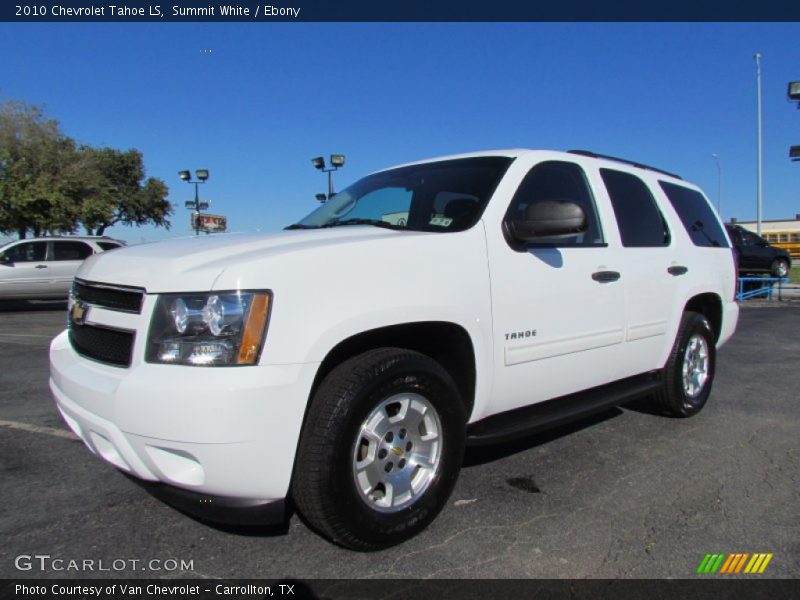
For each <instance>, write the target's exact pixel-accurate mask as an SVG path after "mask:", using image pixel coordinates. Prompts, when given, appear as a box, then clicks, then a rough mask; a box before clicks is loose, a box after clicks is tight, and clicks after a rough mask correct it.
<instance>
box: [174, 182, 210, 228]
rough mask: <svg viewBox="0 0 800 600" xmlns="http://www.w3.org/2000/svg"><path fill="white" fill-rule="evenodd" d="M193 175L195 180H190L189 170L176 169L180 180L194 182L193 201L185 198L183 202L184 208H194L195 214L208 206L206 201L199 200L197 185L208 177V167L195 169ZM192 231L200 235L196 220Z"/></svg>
mask: <svg viewBox="0 0 800 600" xmlns="http://www.w3.org/2000/svg"><path fill="white" fill-rule="evenodd" d="M194 174H195V177H197V181H192V174H191V172H189V171H178V177H180V178H181V180H182V181H185V182H186V183H189V184H191V183H193V184H194V201H192V200H187V201H186V203H185V206H186V208H191V209H194V211H195V212H196V213H197V214H200V211H201V210H206V209H207V208H208V202H200V190H199V185H200V184H201V183H205V182H206V180H207V179H208V169H197V170H196V171H195V172H194ZM194 233H195V235H200V224H199V222H198V221H195V225H194Z"/></svg>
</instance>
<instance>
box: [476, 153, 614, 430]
mask: <svg viewBox="0 0 800 600" xmlns="http://www.w3.org/2000/svg"><path fill="white" fill-rule="evenodd" d="M547 200H567V201H570V202H575V203H577V204H579V205H580V206H581V207H582V208H583V210H584V212H585V214H586V218H587V221H588V229H587V231H586V232H585V233H582V234H579V235H574V236H570V237H561V238H557V239H540V240H539V241H537V243H536V244H527V245H524V246H520V245H518V244H515V243H514V241H513V240H511V239H508V238H507V239H506V240H503V239H502V238H501V237H500V236H497V235H492V234H491V233H490V234H489V235H488V236H487V238H488V240H489V261H490V262H489V266H490V271H491V286H492V315H493V324H494V327H493V331H494V351H495V361H494V362H495V377H494V391H493V394H492V396H493V406H492V411H491V412H492V413H494V412H502V411H505V410H510V409H513V408H517V407H520V406H525V405H529V404H533V403H535V402H540V401H542V400H546V399H549V398H554V397H558V396H562V395H565V394H569V393H572V392H576V391H579V390H583V389H586V388H591V387H594V386H597V385H601V384H603V383H608V382H610V381H614V380H615V379H617V378H618V377H619V376H620V361H619V357H620V354H621V348H622V346H623V340H624V329H625V298H624V287H623V285H624V282H623V281H621V280H619V278H618V277H619V273H620V271H622V270H623V268H622V260H621V259H622V255H621V251H620V249H619V248H618V247H612V246H609V245H608V244H607V243H606V239H605V236H604V233H603V228H602V226H601V222H600V218H599V217H598V211H597V207H596V205H595V200H594V197H593V194H592V192H591V188H590V186H589V185H588V182H587V177H586V173H585V172H584V170H583V169H582V167H581V166H579V165H578V164H576V163H572V162H569V161H546V162H541V163H539V164H537V165H536V166H534V167H533V168H532V169H531V170H530V171H529V172H528V174H527V175H526V176H525V178H524V179H523V180H522V183H521V184H520V186H519V188H518V189H517V191H516V194H515V195H514V197H513V199H512V201H511V203H510V206H509V208H508V212H507V213H506V216H505V219H506V222H508V221H513V220H520V219H521V218H522V216H523V215H524V214H525V212H526V210H527V207H528V206H529V205H531V204H532V203H537V202H542V201H547ZM482 416H488V415H482Z"/></svg>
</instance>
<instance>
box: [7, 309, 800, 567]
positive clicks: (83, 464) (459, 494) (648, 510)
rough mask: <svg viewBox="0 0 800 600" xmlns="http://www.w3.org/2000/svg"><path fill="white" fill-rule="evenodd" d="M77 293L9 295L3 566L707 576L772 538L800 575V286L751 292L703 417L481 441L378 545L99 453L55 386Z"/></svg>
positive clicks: (636, 418)
mask: <svg viewBox="0 0 800 600" xmlns="http://www.w3.org/2000/svg"><path fill="white" fill-rule="evenodd" d="M63 310H64V307H63V305H61V304H55V305H53V304H38V305H30V306H29V305H26V304H15V305H8V304H6V305H4V306H2V307H0V498H2V504H0V539H1V540H2V541H3V543H2V544H0V577H15V578H17V577H63V576H70V577H106V576H120V575H132V576H138V577H248V578H249V577H258V578H302V579H305V578H384V577H403V578H428V577H432V578H473V577H481V578H484V577H485V578H528V577H535V578H560V577H574V578H582V577H600V578H656V577H657V578H662V577H669V578H684V577H690V578H691V577H696V575H695V570H696V569H697V566H698V565H699V563H700V561H701V560H702V559H703V557H704V555H705V554H706V553H709V552H750V553H754V552H771V553H774V558H773V559H772V561H771V563H770V564H769V566H768V568H767V570H766V572H765V573H764V575H762V576H761V577H794V578H796V577H800V541H799V540H800V434H799V433H800V404H798V394H799V393H800V369H798V357H800V302H791V301H790V302H783V303H780V304H778V303H776V302H772V303H766V302H756V303H751V304H749V305H748V306H747V307H745V308H743V310H742V315H741V320H740V325H739V329H738V331H737V333H736V335H735V336H734V338H733V340H731V342H729V344H727V345H726V346H725V347H724V348H722V350H721V351H720V353H719V355H718V371H717V379H716V382H715V384H714V388H713V392H712V395H711V398H710V400H709V403H708V405H707V406H706V408H705V409H704V410H703V412H702V413H700V414H699V415H698V416H696V417H694V418H692V419H688V420H687V419H684V420H681V419H670V418H666V417H662V416H659V415H657V414H653V413H651V412H648V409H647V405H646V404H645V405H639V406H636V407H633V408H624V409H614V410H611V411H608V412H606V413H604V414H602V415H600V416H598V417H595V418H592V419H590V420H585V421H581V422H579V423H577V424H575V425H572V426H569V427H567V428H562V429H559V430H557V431H554V432H550V433H548V434H545V435H539V436H535V437H532V438H529V439H526V440H524V441H522V442H518V443H515V444H512V445H503V446H496V447H491V448H488V449H481V450H480V451H476V450H473V451H469V452H468V454H467V458H466V461H465V465H464V468H463V469H462V472H461V476H460V479H459V482H458V484H457V486H456V489H455V492H454V493H453V496H452V498H451V499H450V502H449V503H448V506H447V507H446V508H445V509H444V511H443V512H442V513H441V515H440V516H439V517H438V519H436V521H434V523H433V524H432V525H431V527H429V528H428V529H427V530H426V531H425V532H423V533H422V534H421V535H419V536H418V537H416V538H414V539H412V540H411V541H409V542H407V543H405V544H403V545H401V546H399V547H395V548H393V549H389V550H386V551H382V552H378V553H372V554H360V553H355V552H351V551H347V550H343V549H341V548H338V547H336V546H334V545H332V544H330V543H329V542H327V541H326V540H324V539H322V538H320V537H319V536H317V535H316V534H314V533H313V532H312V531H310V530H309V529H308V528H307V526H306V525H305V524H304V523H303V522H302V520H301V519H300V518H299V517H298V516H297V515H293V516H292V517H291V520H290V523H289V528H288V532H286V533H285V534H276V533H273V532H269V531H264V530H231V529H220V528H214V527H211V526H208V525H206V524H203V523H200V522H198V521H195V520H193V519H191V518H189V517H187V516H185V515H183V514H181V513H179V512H177V511H175V510H174V509H172V508H170V507H168V506H166V505H164V504H162V503H161V502H159V501H157V500H155V499H153V498H152V497H150V496H149V495H148V494H147V493H145V492H144V491H143V490H142V489H140V488H139V487H138V486H136V485H135V484H134V483H132V482H131V481H129V480H128V479H126V478H125V477H124V476H122V475H121V474H119V473H118V472H116V471H115V470H114V469H113V468H111V467H109V466H107V465H106V464H104V463H103V462H102V461H101V460H100V459H98V458H96V457H95V456H93V455H92V454H91V453H90V452H89V451H88V450H87V449H86V448H85V447H84V446H83V445H82V444H81V443H80V442H79V441H76V440H75V438H74V436H72V435H71V434H70V433H68V431H67V429H66V426H65V425H63V424H62V422H61V419H60V417H59V415H58V414H57V412H56V409H55V407H54V405H53V402H52V400H51V398H50V394H49V391H48V388H47V370H48V359H47V345H48V342H49V340H50V338H52V336H54V335H55V334H56V333H57V332H58V331H59V330H60V329H61V328H62V326H63V323H64V320H65V315H64V312H63ZM20 555H31V556H33V555H49V556H50V559H40V560H45V561H47V565H46V566H45V568H44V569H43V570H42V569H41V568H40V563H37V562H36V559H34V560H33V561H32V565H31V566H32V568H31V569H30V570H26V571H20V570H18V569H17V568H16V567H15V562H19V561H17V557H19V556H20ZM52 559H61V560H63V563H51V562H50V561H51V560H52ZM153 559H155V560H158V561H161V562H160V563H156V564H153V563H149V561H151V560H153ZM171 559H172V560H176V561H178V566H176V565H175V564H174V563H172V562H169V561H170V560H171ZM85 560H91V561H95V562H94V563H93V569H94V570H92V568H89V569H84V570H75V569H71V568H70V563H69V561H77V562H78V563H80V564H83V561H85ZM100 560H102V561H103V564H104V565H105V567H106V568H108V567H109V565H115V567H114V568H113V569H112V570H111V572H103V571H97V568H98V565H99V562H98V561H100ZM113 561H117V562H116V563H114V562H113ZM120 561H124V563H123V562H120ZM132 561H141V562H137V563H134V562H132ZM180 561H183V562H184V567H183V568H181V567H180V566H179V564H180ZM20 564H21V566H23V567H25V565H26V562H25V559H23V562H22V563H20ZM143 564H148V565H149V566H144V567H143V566H142V565H143ZM54 565H57V566H60V567H61V568H62V569H64V570H55V569H54V568H53V566H54ZM131 565H134V566H131ZM120 566H121V567H122V568H121V569H117V568H116V567H120ZM159 566H160V567H161V568H160V569H158V567H159ZM741 577H744V576H743V575H742V576H741Z"/></svg>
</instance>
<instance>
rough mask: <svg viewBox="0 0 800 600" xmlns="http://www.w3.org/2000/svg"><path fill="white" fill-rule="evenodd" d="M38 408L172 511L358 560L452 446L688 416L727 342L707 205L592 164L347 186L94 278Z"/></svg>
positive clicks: (405, 170)
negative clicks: (252, 526)
mask: <svg viewBox="0 0 800 600" xmlns="http://www.w3.org/2000/svg"><path fill="white" fill-rule="evenodd" d="M77 277H78V279H77V281H76V286H75V288H74V291H73V300H72V302H71V306H70V325H69V329H68V330H67V331H64V332H63V333H61V334H60V335H59V336H58V337H57V338H55V339H54V340H53V342H52V345H51V350H50V361H51V379H50V387H51V390H52V392H53V395H54V396H55V400H56V403H57V406H58V408H59V410H60V411H61V414H62V415H63V416H64V419H65V420H66V422H67V424H68V425H69V427H70V428H71V429H72V430H73V431H74V432H75V433H76V434H77V435H78V436H80V437H81V439H82V440H83V441H84V442H85V443H86V445H87V446H89V448H90V449H91V450H92V451H93V452H94V453H95V454H97V455H98V456H100V457H101V458H103V459H104V460H105V461H107V462H109V463H111V464H112V465H114V466H115V467H117V468H118V469H120V470H122V471H124V472H126V473H127V474H129V475H131V476H133V477H134V478H136V479H138V480H139V481H141V482H143V483H144V484H147V485H146V487H149V488H150V489H152V490H154V491H155V492H157V493H159V494H160V495H162V496H163V497H164V498H166V499H168V500H169V501H170V502H173V503H175V504H178V505H180V506H182V507H183V508H184V509H185V510H189V511H193V512H196V513H198V514H205V515H206V516H207V517H209V518H212V519H219V520H229V519H240V520H259V519H261V520H262V522H266V521H269V520H271V519H281V518H283V512H282V511H283V507H284V501H285V499H286V498H287V497H291V498H292V499H293V500H294V505H295V506H296V507H297V509H298V510H299V511H300V512H301V513H302V514H303V515H304V516H305V518H306V520H307V522H308V523H310V524H311V525H312V526H313V527H314V528H315V529H316V530H317V531H319V532H320V533H322V534H323V535H325V536H327V537H329V538H330V539H332V540H334V541H335V542H337V543H339V544H341V545H343V546H346V547H349V548H354V549H359V550H374V549H378V548H384V547H387V546H390V545H392V544H397V543H399V542H401V541H403V540H405V539H407V538H409V537H410V536H412V535H415V534H416V533H418V532H419V531H421V530H422V529H423V528H425V527H426V526H427V525H428V523H430V522H431V520H433V518H434V517H435V516H436V514H437V513H438V512H439V510H440V509H441V508H442V507H443V506H444V504H445V503H446V501H447V499H448V496H449V494H450V492H451V490H452V489H453V485H454V483H455V481H456V478H457V476H458V472H459V468H460V466H461V461H462V453H463V451H464V447H465V445H466V444H470V443H471V444H487V443H496V442H499V441H502V440H506V439H510V438H512V437H517V436H522V435H526V434H529V433H530V432H532V431H536V430H538V429H541V428H543V427H548V426H552V425H554V424H558V423H562V422H564V421H565V420H568V419H572V418H575V417H578V416H581V415H584V414H586V413H588V412H592V411H597V410H602V409H604V408H606V407H609V406H613V405H617V404H621V403H624V402H627V401H629V400H631V399H633V398H638V397H641V396H647V395H653V396H654V399H655V401H656V402H657V403H658V404H659V405H660V407H661V408H662V409H663V410H664V411H665V412H667V413H669V414H672V415H675V416H678V417H688V416H691V415H694V414H696V413H697V412H698V411H700V410H701V409H702V408H703V406H704V405H705V403H706V401H707V400H708V397H709V394H710V391H711V384H712V381H713V378H714V372H715V352H716V349H717V348H718V347H719V346H721V345H722V344H724V343H725V342H726V341H727V340H728V339H729V338H730V337H731V335H732V334H733V332H734V329H735V327H736V322H737V318H738V305H737V304H736V302H735V301H734V295H735V291H736V289H735V288H736V271H735V265H734V258H733V254H732V250H731V247H730V242H729V240H728V238H727V235H726V233H725V230H724V228H723V227H722V225H721V224H720V222H719V220H718V218H717V216H716V214H715V212H714V210H713V209H712V208H711V206H710V204H709V202H708V200H707V199H706V197H705V196H704V195H703V193H702V192H701V191H700V190H699V189H698V188H697V187H696V186H694V185H692V184H690V183H687V182H686V181H683V180H682V179H680V178H679V177H677V176H675V175H672V174H669V173H666V172H663V171H660V170H658V169H654V168H650V167H646V166H644V165H640V164H638V163H632V162H629V161H624V160H621V159H614V158H610V157H602V156H599V155H595V154H592V153H589V152H581V151H574V152H569V153H566V152H554V151H534V150H509V151H494V152H484V153H475V154H465V155H458V156H450V157H444V158H439V159H433V160H428V161H424V162H418V163H413V164H408V165H404V166H400V167H396V168H392V169H388V170H384V171H380V172H377V173H374V174H372V175H369V176H368V177H365V178H364V179H362V180H360V181H358V182H357V183H355V184H353V185H352V186H350V187H349V188H347V189H346V190H344V191H342V192H340V193H339V194H337V195H336V196H334V197H333V198H332V199H330V200H329V201H328V202H326V203H325V204H323V205H322V206H320V207H319V208H318V209H317V210H315V211H314V212H312V213H311V214H310V215H308V216H307V217H306V218H305V219H303V220H302V221H300V222H299V223H297V224H295V225H292V226H290V227H288V228H287V230H286V231H283V232H280V233H276V234H272V235H217V236H204V237H200V238H192V239H182V240H175V241H169V242H164V243H158V244H149V245H143V246H136V247H130V248H125V249H122V250H118V251H115V252H112V253H109V254H107V255H99V256H93V257H90V258H89V259H88V260H87V261H86V263H84V265H83V266H82V267H81V269H80V271H79V273H78V276H77Z"/></svg>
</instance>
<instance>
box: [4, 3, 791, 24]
mask: <svg viewBox="0 0 800 600" xmlns="http://www.w3.org/2000/svg"><path fill="white" fill-rule="evenodd" d="M0 21H8V22H34V23H35V22H128V23H136V22H259V23H265V22H275V21H282V22H287V21H288V22H292V21H307V22H308V21H313V22H325V21H327V22H351V21H354V22H359V21H361V22H379V21H395V22H398V21H411V22H414V21H416V22H469V21H472V22H479V21H489V22H501V21H523V22H524V21H528V22H533V21H596V22H608V21H623V22H632V21H682V22H687V21H728V22H736V21H738V22H744V21H761V22H766V21H800V2H789V1H787V0H762V1H761V2H730V0H703V1H701V2H698V1H697V0H669V1H663V2H648V1H646V0H602V1H598V0H562V1H560V2H552V1H550V0H493V1H489V0H391V1H390V0H339V1H336V0H262V1H260V2H259V1H257V0H251V1H244V2H232V3H222V2H220V3H215V2H195V1H189V0H178V1H175V0H172V2H169V3H165V2H162V3H158V2H139V1H136V0H127V1H126V0H117V1H116V2H115V1H114V0H111V1H110V2H105V1H98V2H84V1H78V2H75V1H74V0H63V1H61V2H58V1H56V2H53V1H47V2H42V1H41V0H39V1H37V0H33V1H31V2H21V1H20V0H17V1H15V2H3V3H2V6H0Z"/></svg>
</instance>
